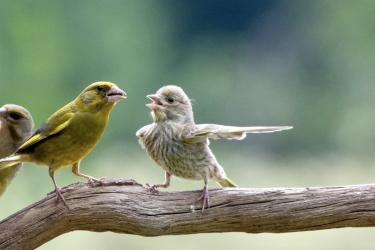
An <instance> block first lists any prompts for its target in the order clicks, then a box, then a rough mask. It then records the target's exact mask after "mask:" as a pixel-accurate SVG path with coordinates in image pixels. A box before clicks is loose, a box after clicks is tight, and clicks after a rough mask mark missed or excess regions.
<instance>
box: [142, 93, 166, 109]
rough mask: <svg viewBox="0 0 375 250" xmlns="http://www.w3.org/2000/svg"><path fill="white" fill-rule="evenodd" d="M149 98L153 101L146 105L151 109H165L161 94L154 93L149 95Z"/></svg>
mask: <svg viewBox="0 0 375 250" xmlns="http://www.w3.org/2000/svg"><path fill="white" fill-rule="evenodd" d="M147 98H148V99H150V100H151V101H152V103H148V104H146V106H147V107H148V108H149V109H151V110H154V111H156V110H161V109H164V107H163V103H162V102H161V98H160V96H159V95H156V94H153V95H148V96H147Z"/></svg>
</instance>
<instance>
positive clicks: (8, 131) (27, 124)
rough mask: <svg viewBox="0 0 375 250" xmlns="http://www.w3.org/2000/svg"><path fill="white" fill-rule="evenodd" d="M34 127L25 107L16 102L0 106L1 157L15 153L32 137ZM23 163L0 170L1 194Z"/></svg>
mask: <svg viewBox="0 0 375 250" xmlns="http://www.w3.org/2000/svg"><path fill="white" fill-rule="evenodd" d="M33 127H34V121H33V118H32V116H31V114H30V112H29V111H28V110H27V109H25V108H24V107H21V106H19V105H15V104H6V105H4V106H2V107H0V158H4V157H7V156H9V155H11V154H13V153H14V152H15V151H16V150H17V148H18V147H19V146H21V145H22V143H24V142H25V141H26V139H27V138H29V137H30V135H31V133H32V130H33ZM21 165H22V164H17V165H16V166H15V167H13V168H6V169H2V170H0V196H1V195H2V194H4V192H5V190H6V189H7V187H8V186H9V184H10V183H11V181H12V180H13V178H14V177H15V175H16V174H17V172H18V171H19V169H20V168H21Z"/></svg>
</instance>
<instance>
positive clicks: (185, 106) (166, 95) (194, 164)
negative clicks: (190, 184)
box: [136, 85, 292, 212]
mask: <svg viewBox="0 0 375 250" xmlns="http://www.w3.org/2000/svg"><path fill="white" fill-rule="evenodd" d="M147 97H148V98H149V99H151V100H152V103H150V104H147V105H146V106H148V108H150V109H151V115H152V118H153V123H152V124H149V125H147V126H144V127H143V128H141V129H139V130H138V131H137V133H136V136H137V137H138V139H139V142H140V144H141V146H142V147H143V148H145V149H146V151H147V153H148V154H149V155H150V157H151V158H152V159H153V160H154V161H155V162H156V163H157V164H158V165H160V166H161V167H162V168H163V169H164V170H165V181H164V183H163V184H155V185H147V186H148V188H149V190H150V191H152V192H157V189H158V188H167V187H169V185H170V179H171V176H173V175H174V176H177V177H181V178H186V179H192V180H203V181H204V188H203V192H202V195H201V196H200V197H199V201H202V203H203V204H202V212H203V211H204V209H205V207H209V196H208V186H207V185H208V180H209V179H214V180H215V181H216V182H217V183H218V184H219V185H220V186H221V187H236V185H235V184H234V183H233V182H232V181H231V180H230V179H229V178H228V177H227V176H226V174H225V171H224V169H223V167H222V166H221V165H220V164H219V163H218V162H217V160H216V158H215V156H214V154H213V153H212V152H211V150H210V148H209V139H229V140H231V139H235V140H242V139H244V138H245V137H246V134H247V133H272V132H277V131H282V130H287V129H291V128H292V127H290V126H281V127H234V126H223V125H217V124H195V122H194V116H193V110H192V105H191V101H190V99H189V97H188V96H187V95H186V94H185V92H184V91H183V90H182V88H180V87H178V86H173V85H169V86H164V87H162V88H160V89H159V90H158V91H157V92H156V94H153V95H148V96H147Z"/></svg>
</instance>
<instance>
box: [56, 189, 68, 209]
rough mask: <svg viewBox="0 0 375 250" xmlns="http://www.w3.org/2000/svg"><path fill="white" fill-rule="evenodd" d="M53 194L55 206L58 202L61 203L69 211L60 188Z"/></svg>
mask: <svg viewBox="0 0 375 250" xmlns="http://www.w3.org/2000/svg"><path fill="white" fill-rule="evenodd" d="M55 194H56V204H58V203H59V201H61V202H62V203H63V204H64V205H65V206H66V207H67V208H68V209H69V206H68V203H66V200H65V198H64V196H63V194H62V192H61V189H60V188H56V189H55Z"/></svg>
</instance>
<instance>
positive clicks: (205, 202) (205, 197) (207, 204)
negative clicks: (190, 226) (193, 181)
mask: <svg viewBox="0 0 375 250" xmlns="http://www.w3.org/2000/svg"><path fill="white" fill-rule="evenodd" d="M199 201H202V213H203V212H204V209H205V208H209V207H210V196H209V195H208V180H207V177H204V187H203V190H202V194H201V195H200V196H199V198H198V200H197V202H199Z"/></svg>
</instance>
